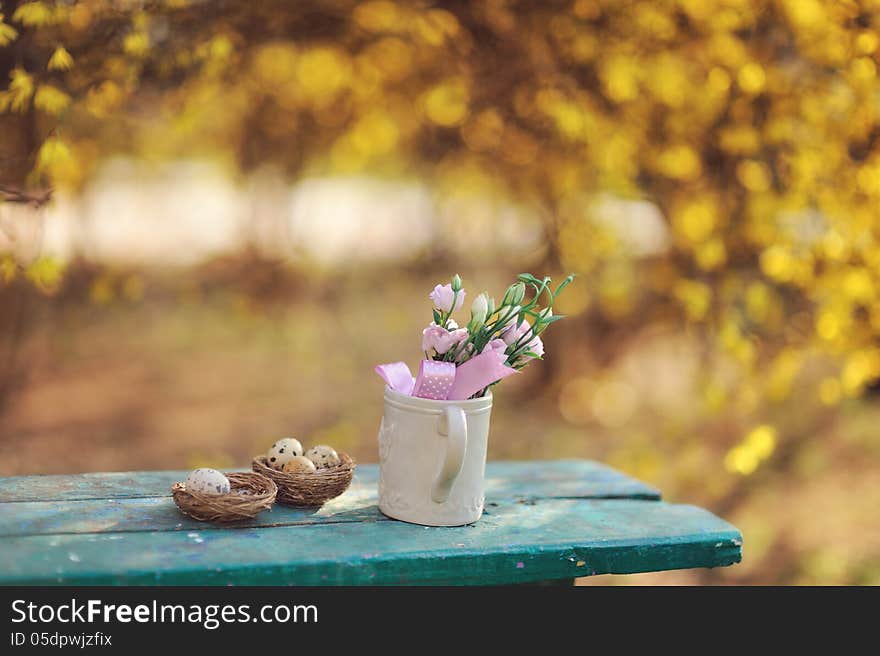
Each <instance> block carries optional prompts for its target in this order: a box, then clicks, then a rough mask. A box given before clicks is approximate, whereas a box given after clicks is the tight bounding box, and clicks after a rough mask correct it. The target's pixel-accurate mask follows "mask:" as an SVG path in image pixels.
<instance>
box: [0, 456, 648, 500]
mask: <svg viewBox="0 0 880 656" xmlns="http://www.w3.org/2000/svg"><path fill="white" fill-rule="evenodd" d="M187 473H188V472H184V471H147V472H103V473H95V474H72V475H64V476H59V475H52V476H9V477H5V478H0V503H11V502H29V501H59V500H63V501H73V500H85V499H119V498H131V497H151V496H168V495H169V494H170V492H169V490H170V488H171V484H172V483H174V482H175V481H181V480H184V479H185V478H186V475H187ZM486 476H487V482H486V486H487V494H489V495H491V496H494V497H517V496H529V497H539V498H540V497H545V498H568V497H571V498H633V499H659V498H660V493H659V492H658V491H657V490H656V489H654V488H652V487H650V486H648V485H645V484H644V483H642V482H641V481H638V480H636V479H634V478H631V477H629V476H626V475H625V474H621V473H620V472H618V471H615V470H614V469H612V468H610V467H607V466H606V465H603V464H600V463H597V462H593V461H590V460H552V461H528V462H517V461H511V462H490V463H489V464H488V466H487V469H486ZM378 478H379V470H378V467H377V466H376V465H372V464H365V465H359V466H358V468H357V470H356V473H355V481H354V483H353V488H354V487H356V486H358V485H359V484H360V485H363V486H364V487H373V488H375V485H376V482H377V481H378Z"/></svg>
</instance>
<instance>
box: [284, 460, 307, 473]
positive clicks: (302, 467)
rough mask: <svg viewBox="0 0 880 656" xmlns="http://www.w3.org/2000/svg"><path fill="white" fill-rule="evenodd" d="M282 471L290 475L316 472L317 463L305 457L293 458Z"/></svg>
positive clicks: (285, 464)
mask: <svg viewBox="0 0 880 656" xmlns="http://www.w3.org/2000/svg"><path fill="white" fill-rule="evenodd" d="M282 469H283V470H284V471H286V472H287V473H288V474H304V473H306V472H313V471H315V463H313V462H312V461H311V460H309V459H308V458H305V457H303V456H293V457H292V458H291V459H290V460H288V461H287V462H285V463H284V467H283V468H282Z"/></svg>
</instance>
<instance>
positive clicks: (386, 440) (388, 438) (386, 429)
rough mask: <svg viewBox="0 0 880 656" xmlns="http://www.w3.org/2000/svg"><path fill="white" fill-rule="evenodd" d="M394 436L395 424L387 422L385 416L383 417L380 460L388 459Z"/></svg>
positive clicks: (380, 428)
mask: <svg viewBox="0 0 880 656" xmlns="http://www.w3.org/2000/svg"><path fill="white" fill-rule="evenodd" d="M393 438H394V424H392V423H391V422H388V423H387V424H386V423H385V417H382V423H381V424H380V425H379V462H385V461H387V460H388V455H389V454H390V453H391V442H392V439H393Z"/></svg>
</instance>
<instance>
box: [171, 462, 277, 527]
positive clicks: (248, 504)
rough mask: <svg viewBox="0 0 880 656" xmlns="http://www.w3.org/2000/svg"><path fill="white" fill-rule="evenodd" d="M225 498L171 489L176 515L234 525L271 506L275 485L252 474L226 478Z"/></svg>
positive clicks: (180, 486) (176, 487)
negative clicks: (178, 510)
mask: <svg viewBox="0 0 880 656" xmlns="http://www.w3.org/2000/svg"><path fill="white" fill-rule="evenodd" d="M226 477H227V478H228V479H229V488H230V489H229V493H228V494H204V493H202V492H189V491H187V489H186V485H185V484H184V483H175V484H174V485H172V486H171V495H172V496H173V497H174V503H176V504H177V507H178V508H180V512H182V513H183V514H184V515H189V516H190V517H192V518H193V519H197V520H199V521H200V522H236V521H238V520H241V519H250V518H251V517H253V516H254V515H256V514H257V513H259V512H261V511H263V510H269V509H270V508H271V507H272V504H273V503H275V495H276V494H277V493H278V487H277V486H276V485H275V482H274V481H273V480H272V479H270V478H266V477H265V476H262V475H260V474H258V473H253V472H234V473H231V474H226Z"/></svg>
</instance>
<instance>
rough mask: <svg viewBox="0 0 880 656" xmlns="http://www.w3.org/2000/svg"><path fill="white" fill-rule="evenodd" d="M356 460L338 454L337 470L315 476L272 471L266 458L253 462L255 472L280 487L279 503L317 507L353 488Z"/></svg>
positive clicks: (331, 469)
mask: <svg viewBox="0 0 880 656" xmlns="http://www.w3.org/2000/svg"><path fill="white" fill-rule="evenodd" d="M354 468H355V464H354V460H352V459H351V457H350V456H349V455H348V454H347V453H340V454H339V464H338V465H336V466H335V467H327V468H324V469H318V470H317V471H313V472H296V473H288V472H283V471H279V470H277V469H272V468H271V467H269V466H268V465H267V464H266V457H265V456H257V457H255V458H254V462H253V470H254V471H255V472H257V473H258V474H263V475H264V476H267V477H269V478H271V479H272V480H273V481H275V483H276V484H277V485H278V503H283V504H285V505H288V506H299V507H306V508H308V507H312V508H313V507H315V506H320V505H322V504H324V503H326V502H327V501H330V499H333V498H335V497H338V496H339V495H340V494H342V493H343V492H345V491H346V490H347V489H348V486H349V485H351V479H352V477H353V476H354Z"/></svg>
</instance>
